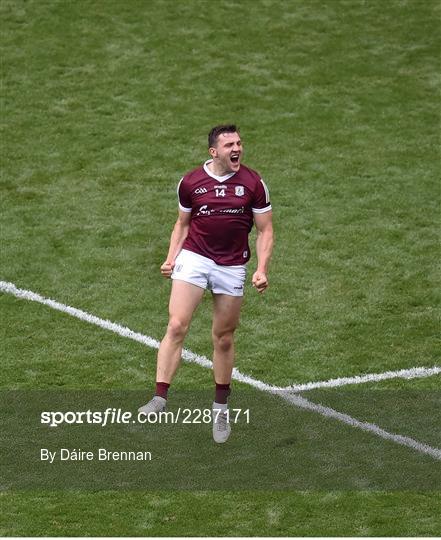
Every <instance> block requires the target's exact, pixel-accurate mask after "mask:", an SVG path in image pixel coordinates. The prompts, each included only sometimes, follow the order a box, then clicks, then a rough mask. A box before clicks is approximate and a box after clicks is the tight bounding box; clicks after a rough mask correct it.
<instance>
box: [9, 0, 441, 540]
mask: <svg viewBox="0 0 441 540" xmlns="http://www.w3.org/2000/svg"><path fill="white" fill-rule="evenodd" d="M215 4H216V5H215V6H214V4H213V3H211V2H206V1H203V0H200V1H197V0H191V1H188V2H183V1H182V2H181V1H179V2H172V1H171V0H170V1H166V0H164V1H161V0H148V1H140V0H139V1H138V0H130V1H127V2H122V1H117V0H112V1H107V2H105V1H99V2H92V1H86V0H82V1H77V2H74V1H67V0H64V1H52V2H49V1H37V0H28V1H24V0H3V1H2V2H1V3H0V15H1V18H2V23H3V24H2V34H1V47H2V50H1V71H2V92H1V97H2V102H1V128H2V139H1V141H2V144H1V156H0V157H1V164H2V176H1V188H2V200H1V204H2V212H1V241H2V244H1V245H2V257H1V271H0V279H2V280H5V281H11V282H13V283H15V284H16V285H17V286H18V287H22V288H25V289H30V290H33V291H35V292H38V293H40V294H43V295H45V296H48V297H51V298H54V299H56V300H58V301H60V302H63V303H65V304H69V305H72V306H75V307H78V308H81V309H84V310H86V311H88V312H90V313H93V314H95V315H97V316H99V317H102V318H107V319H109V320H112V321H115V322H118V323H121V324H123V325H125V326H128V327H129V328H131V329H133V330H136V331H139V332H142V333H144V334H147V335H150V336H153V337H155V338H157V339H160V338H161V336H162V333H163V331H164V328H165V325H166V320H167V310H166V306H167V301H168V294H169V283H167V282H165V281H164V280H163V279H162V278H161V276H160V275H159V272H158V268H159V265H160V264H161V263H162V261H163V258H164V256H165V253H166V251H167V247H168V238H169V234H170V231H171V227H172V224H173V221H174V219H175V216H176V194H175V188H176V184H177V182H178V180H179V178H180V177H181V176H182V174H183V173H184V172H185V171H187V170H188V169H190V168H192V167H194V166H197V165H199V164H200V163H201V162H202V161H203V160H204V159H205V157H206V148H205V147H206V134H207V133H208V131H209V129H210V128H211V127H212V126H213V125H215V124H217V123H219V122H223V121H234V122H236V123H237V124H238V125H239V126H240V127H241V132H242V138H243V140H244V145H245V151H246V160H245V161H246V163H247V164H248V165H250V166H251V167H253V168H255V169H257V170H259V171H260V172H261V173H262V175H263V177H264V178H265V180H266V181H267V183H268V185H269V187H270V192H271V198H272V203H273V207H274V220H275V227H276V249H275V253H274V257H273V263H272V267H271V274H270V279H271V287H270V289H269V290H268V291H267V293H266V294H265V295H264V296H263V297H259V296H257V295H256V294H254V291H253V290H251V287H250V286H249V285H248V286H247V291H246V300H245V305H244V311H243V317H242V321H241V326H240V328H239V330H238V334H237V367H238V368H239V369H240V370H241V371H242V372H244V373H247V374H249V375H252V376H254V377H256V378H257V379H260V380H263V381H265V382H268V383H272V384H277V385H287V384H290V383H294V382H295V383H302V382H308V381H310V380H322V379H328V378H334V377H339V376H350V375H358V374H362V373H371V372H383V371H386V370H394V369H403V368H408V367H412V366H433V365H435V364H439V362H440V361H439V339H438V337H437V336H438V334H439V315H440V311H439V282H440V272H439V266H437V261H438V260H439V255H440V250H439V215H440V185H439V166H440V159H439V82H440V78H439V68H440V65H439V64H440V62H439V58H440V57H439V50H440V37H439V23H440V6H439V3H438V2H436V1H435V0H425V1H419V0H407V1H406V0H402V1H400V0H391V1H389V2H382V1H379V0H378V1H377V0H369V1H362V0H335V1H331V0H327V1H325V0H323V1H319V0H292V1H281V0H259V1H251V0H244V1H242V2H234V3H233V2H230V1H227V0H222V1H219V2H216V3H215ZM254 261H255V259H254V258H253V259H252V262H251V266H250V270H251V268H252V267H253V265H254V264H255V262H254ZM0 303H1V309H2V316H3V317H2V320H3V321H4V324H3V325H2V332H3V338H4V339H3V340H2V383H1V386H2V388H4V389H12V388H14V389H22V390H26V389H48V390H49V389H54V388H57V389H59V388H62V389H80V388H81V389H84V388H87V389H137V390H140V389H144V388H151V385H152V381H153V377H154V364H155V351H153V350H150V349H146V348H144V347H142V346H141V345H139V344H137V343H134V342H131V341H129V340H127V339H123V338H121V337H118V336H115V335H113V334H110V333H108V332H106V331H104V330H101V329H98V328H96V327H93V326H90V325H87V324H86V323H83V322H81V321H78V320H76V319H72V318H71V317H69V316H68V315H64V314H60V313H57V312H54V311H52V310H50V309H49V308H46V307H43V306H40V305H37V304H32V303H30V302H24V301H20V300H16V299H14V298H12V297H9V296H7V295H2V296H1V297H0ZM210 310H211V303H210V298H209V297H208V296H207V298H206V299H205V300H204V302H203V304H202V305H201V307H200V309H199V311H198V314H197V317H196V318H195V320H194V322H193V325H192V329H191V332H190V334H189V336H188V339H187V342H186V345H187V347H188V348H190V349H191V350H193V351H195V352H197V353H199V354H204V355H207V356H210V355H211V345H210V341H209V336H210V328H209V327H210ZM199 386H201V387H203V388H204V389H207V388H210V386H211V374H210V373H209V372H208V371H206V370H202V369H201V368H199V367H197V366H194V365H189V364H186V365H185V366H184V367H183V368H182V369H181V371H180V373H179V377H178V378H177V380H176V387H177V388H179V390H184V391H191V390H194V389H195V388H197V387H199ZM369 388H370V389H371V388H372V389H381V390H384V392H379V393H377V394H374V395H376V396H385V397H384V403H386V405H387V407H390V410H391V414H390V415H387V414H384V412H385V407H384V406H383V401H382V399H383V398H382V399H379V401H378V403H377V409H375V407H374V408H372V406H371V403H370V400H369V397H368V398H367V397H366V396H369V395H370V394H369V391H367V392H366V393H364V392H358V389H353V390H352V391H351V392H347V393H343V394H340V393H339V392H335V393H332V392H329V393H326V394H320V393H317V394H316V395H314V394H310V397H311V399H315V398H317V399H323V402H324V403H325V402H326V400H328V401H327V404H330V405H331V406H335V407H336V408H338V410H341V411H342V412H347V413H348V414H353V415H354V416H356V417H357V418H360V419H364V420H371V421H372V420H374V421H378V423H379V425H380V426H382V427H384V428H385V429H389V430H390V431H393V432H395V431H396V432H399V433H401V434H407V435H409V436H414V437H417V438H418V437H419V438H420V439H421V440H423V442H428V443H430V444H433V445H438V446H439V437H437V435H436V426H435V428H434V425H433V424H432V423H431V422H430V421H428V418H430V414H428V413H427V403H425V405H423V404H422V403H419V400H418V399H416V398H415V395H424V393H425V392H427V393H428V394H429V395H432V396H433V395H436V391H437V390H439V388H440V380H439V377H433V378H429V379H420V380H417V381H412V382H409V381H393V382H385V383H381V384H380V385H374V386H373V387H369ZM236 389H237V391H236V392H235V395H236V396H237V399H239V397H240V395H241V392H242V387H241V386H240V385H237V386H236ZM386 390H387V391H386ZM396 390H399V393H397V394H394V392H395V391H396ZM407 390H409V392H408V393H407ZM394 395H397V396H398V395H399V399H397V400H394V401H392V397H391V396H394ZM256 396H258V394H256ZM346 396H347V399H346ZM349 396H350V397H349ZM397 403H399V404H400V408H399V409H398V407H397ZM332 404H333V405H332ZM386 410H387V409H386ZM400 411H401V412H400ZM403 411H404V412H403ZM295 414H297V413H296V411H295V410H293V415H295ZM357 415H358V416H357ZM308 418H310V420H309V422H310V424H309V423H308V424H307V425H306V426H304V427H305V429H306V432H307V433H308V432H309V433H310V444H311V451H312V449H313V448H314V441H319V440H321V437H322V436H323V435H324V433H328V431H327V429H329V433H333V435H332V437H334V439H333V440H330V441H329V445H330V446H332V445H333V444H334V445H335V448H338V447H339V445H342V449H343V450H347V451H349V450H350V449H351V447H353V446H354V444H356V441H358V440H359V435H358V434H356V433H353V432H351V430H350V429H349V428H346V427H344V426H340V425H338V424H337V425H334V424H332V426H331V421H325V420H323V419H322V418H320V417H315V416H314V415H310V416H308ZM327 422H328V423H329V426H331V427H329V426H328V428H325V427H324V426H326V425H327ZM321 426H323V428H322V427H321ZM308 429H309V431H308ZM322 429H323V431H322ZM399 430H401V431H399ZM405 430H406V431H405ZM276 436H277V435H275V437H276ZM329 436H331V435H329ZM364 437H367V438H368V439H369V437H371V439H369V441H370V442H369V444H370V445H371V448H374V450H372V456H374V455H377V456H378V455H381V454H382V452H384V453H385V454H387V455H391V456H392V460H393V456H394V452H396V456H406V455H408V456H409V462H412V463H418V460H419V459H421V460H427V459H428V458H426V457H424V456H419V455H418V454H413V453H412V451H411V450H407V449H403V448H401V447H398V446H396V447H395V446H393V444H392V443H387V442H384V441H382V440H381V439H377V438H375V437H374V436H368V435H365V436H364ZM424 437H426V440H425V441H424ZM337 441H338V444H337ZM390 445H392V446H390ZM305 448H306V450H307V446H306V447H305V445H303V446H302V451H301V452H300V451H299V454H300V455H302V456H304V457H303V459H307V455H308V454H307V451H306V450H305ZM226 451H228V447H227V449H226ZM331 454H332V452H331ZM305 456H306V457H305ZM325 458H326V456H323V460H325ZM317 459H319V458H317ZM405 462H406V459H405V458H404V461H403V463H404V465H403V467H404V470H407V469H406V464H405ZM321 463H322V465H323V464H324V463H325V461H321ZM336 463H338V459H337V457H336V461H335V462H334V465H335V464H336ZM301 465H302V464H301V463H300V467H301ZM435 465H436V463H435V462H434V466H435ZM342 474H343V473H342ZM385 474H386V472H385ZM0 500H1V507H2V512H1V515H2V520H3V523H2V524H1V526H0V533H1V534H3V535H6V536H12V535H14V534H15V535H49V536H51V535H80V536H81V535H122V536H124V535H161V536H166V535H172V536H173V535H175V536H176V535H178V536H179V535H187V534H188V535H196V536H198V535H231V536H240V535H258V534H263V535H274V536H283V535H294V536H295V535H340V536H345V535H364V536H367V535H377V536H382V535H395V536H399V535H403V536H408V535H417V536H425V535H432V536H437V535H439V534H440V533H441V523H440V519H439V517H438V514H437V507H439V503H440V495H439V490H438V491H433V492H428V491H426V492H424V493H423V492H420V493H417V492H411V491H406V492H401V491H399V490H398V491H390V492H375V491H366V492H364V491H363V490H362V489H361V488H360V490H359V491H355V492H354V491H340V492H337V491H329V492H324V491H323V490H322V491H320V490H318V491H307V492H299V491H286V492H278V491H275V490H273V491H268V492H258V491H256V492H243V491H242V492H236V491H234V490H231V491H228V492H223V493H218V492H217V493H216V492H196V493H183V492H176V493H172V492H166V493H162V494H158V493H141V494H140V493H131V492H120V491H118V492H86V491H79V492H70V491H62V492H54V493H51V492H48V491H38V490H34V491H3V492H2V493H1V498H0ZM201 505H203V508H204V516H203V517H201V512H200V508H201ZM219 515H222V518H223V520H224V523H225V529H221V528H220V526H219V524H218V523H219Z"/></svg>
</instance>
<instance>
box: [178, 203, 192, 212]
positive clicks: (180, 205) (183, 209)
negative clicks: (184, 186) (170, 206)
mask: <svg viewBox="0 0 441 540" xmlns="http://www.w3.org/2000/svg"><path fill="white" fill-rule="evenodd" d="M179 210H182V211H183V212H191V208H185V206H182V204H181V203H179Z"/></svg>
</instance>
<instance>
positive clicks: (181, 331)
mask: <svg viewBox="0 0 441 540" xmlns="http://www.w3.org/2000/svg"><path fill="white" fill-rule="evenodd" d="M187 331H188V324H186V323H184V322H183V321H181V320H180V319H177V318H175V317H172V318H170V320H169V322H168V326H167V335H168V337H169V338H170V339H171V340H173V341H183V340H184V338H185V336H186V334H187Z"/></svg>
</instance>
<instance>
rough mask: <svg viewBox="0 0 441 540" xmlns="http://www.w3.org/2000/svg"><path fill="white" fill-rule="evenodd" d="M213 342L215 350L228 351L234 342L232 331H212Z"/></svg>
mask: <svg viewBox="0 0 441 540" xmlns="http://www.w3.org/2000/svg"><path fill="white" fill-rule="evenodd" d="M213 344H214V347H215V348H216V349H217V350H220V351H223V352H228V351H229V350H230V349H231V348H232V347H233V344H234V331H230V332H223V333H221V334H220V333H217V332H213Z"/></svg>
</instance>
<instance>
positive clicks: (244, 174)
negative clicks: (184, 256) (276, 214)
mask: <svg viewBox="0 0 441 540" xmlns="http://www.w3.org/2000/svg"><path fill="white" fill-rule="evenodd" d="M208 163H210V161H207V162H205V163H204V165H203V166H202V167H198V168H197V169H195V170H193V171H191V172H189V173H188V174H186V175H185V176H184V177H183V178H182V179H181V181H180V182H179V186H178V199H179V208H180V209H181V210H183V211H184V212H191V222H190V230H189V232H188V236H187V238H186V239H185V242H184V245H183V246H182V247H183V248H184V249H188V250H189V251H193V252H195V253H198V254H199V255H203V256H204V257H208V258H209V259H211V260H213V261H214V262H215V263H217V264H220V265H226V266H233V265H240V264H245V263H246V262H247V261H248V260H249V258H250V247H249V245H248V235H249V233H250V231H251V229H252V227H253V213H264V212H268V211H269V210H271V203H270V200H269V192H268V188H267V187H266V185H265V183H264V182H263V180H262V179H261V178H260V176H259V174H258V173H257V172H255V171H253V170H252V169H249V168H248V167H245V165H241V166H240V169H239V171H238V172H232V173H230V174H227V175H225V176H216V175H215V174H213V173H212V172H211V171H210V170H209V169H208V167H207V164H208Z"/></svg>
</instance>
